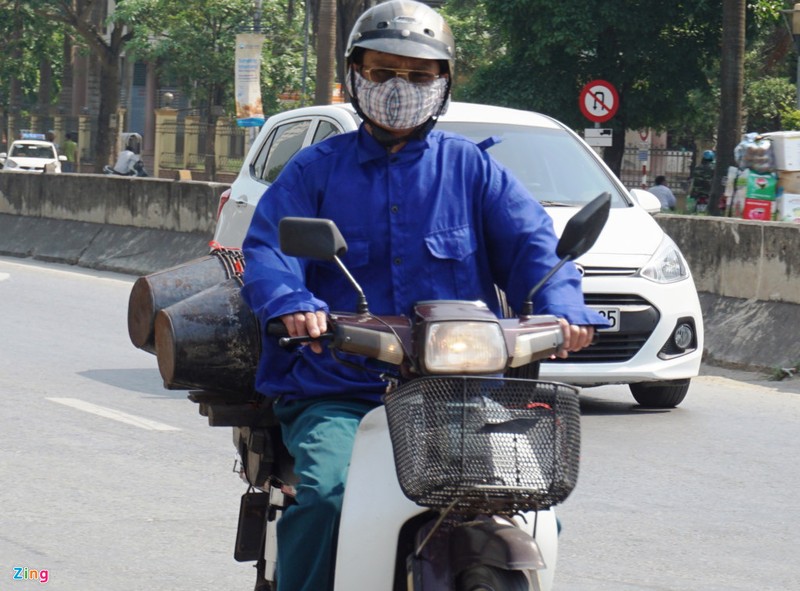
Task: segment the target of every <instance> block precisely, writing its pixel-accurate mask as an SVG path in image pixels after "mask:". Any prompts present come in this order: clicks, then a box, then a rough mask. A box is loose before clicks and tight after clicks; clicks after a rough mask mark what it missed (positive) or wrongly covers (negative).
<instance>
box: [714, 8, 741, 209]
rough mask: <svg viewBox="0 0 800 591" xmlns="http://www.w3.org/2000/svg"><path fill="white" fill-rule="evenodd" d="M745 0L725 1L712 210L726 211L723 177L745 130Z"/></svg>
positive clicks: (732, 164)
mask: <svg viewBox="0 0 800 591" xmlns="http://www.w3.org/2000/svg"><path fill="white" fill-rule="evenodd" d="M745 5H746V2H745V0H723V2H722V64H721V71H720V106H721V108H720V115H719V127H718V128H717V164H716V168H715V169H714V181H713V184H712V186H711V195H710V196H709V200H708V201H709V202H708V212H709V213H710V214H711V215H722V214H723V213H724V212H723V211H721V209H720V207H719V202H720V198H721V197H722V179H723V177H725V175H727V174H728V167H729V166H734V165H735V163H734V157H733V150H734V149H735V148H736V145H737V144H738V143H739V140H740V139H741V133H742V96H743V94H744V33H745Z"/></svg>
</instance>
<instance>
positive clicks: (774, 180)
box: [728, 134, 778, 220]
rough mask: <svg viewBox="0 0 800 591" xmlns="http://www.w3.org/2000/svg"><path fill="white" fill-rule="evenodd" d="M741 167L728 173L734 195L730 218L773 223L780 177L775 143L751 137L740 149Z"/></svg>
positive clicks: (737, 156)
mask: <svg viewBox="0 0 800 591" xmlns="http://www.w3.org/2000/svg"><path fill="white" fill-rule="evenodd" d="M736 163H737V164H738V168H737V167H733V166H732V167H731V168H730V169H729V171H728V179H729V181H728V186H729V187H730V193H729V194H732V195H733V199H732V200H731V207H730V209H729V214H730V215H732V216H734V217H742V218H744V219H749V220H771V219H773V218H774V214H775V199H776V197H777V194H778V175H777V174H776V168H775V155H774V151H773V147H772V141H771V140H770V139H767V138H764V137H762V136H759V135H757V134H748V135H746V136H745V137H744V139H743V140H742V142H741V143H740V144H739V145H738V146H737V148H736Z"/></svg>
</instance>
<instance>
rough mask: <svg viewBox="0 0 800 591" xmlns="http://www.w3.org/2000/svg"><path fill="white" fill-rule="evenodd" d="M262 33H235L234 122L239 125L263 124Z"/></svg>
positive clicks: (254, 125) (255, 125)
mask: <svg viewBox="0 0 800 591" xmlns="http://www.w3.org/2000/svg"><path fill="white" fill-rule="evenodd" d="M263 45H264V35H262V34H261V33H239V34H238V35H236V124H237V125H238V126H239V127H258V126H260V125H264V106H263V105H262V103H261V48H262V46H263Z"/></svg>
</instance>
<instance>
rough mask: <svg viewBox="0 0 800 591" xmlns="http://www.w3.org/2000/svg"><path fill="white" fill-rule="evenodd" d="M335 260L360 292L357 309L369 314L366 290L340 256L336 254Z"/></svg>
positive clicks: (360, 312) (359, 311)
mask: <svg viewBox="0 0 800 591" xmlns="http://www.w3.org/2000/svg"><path fill="white" fill-rule="evenodd" d="M333 261H334V262H335V263H336V265H337V266H338V267H339V269H340V270H341V271H342V273H344V276H345V277H347V280H348V281H349V282H350V284H351V285H352V286H353V287H354V288H355V290H356V292H357V293H358V305H357V307H356V311H357V312H358V313H359V314H367V313H368V312H369V306H368V305H367V296H366V294H365V293H364V290H363V289H361V286H360V285H359V284H358V282H357V281H356V280H355V277H353V276H352V275H351V274H350V271H348V270H347V267H345V266H344V263H342V261H341V260H340V259H339V257H338V256H335V255H334V257H333Z"/></svg>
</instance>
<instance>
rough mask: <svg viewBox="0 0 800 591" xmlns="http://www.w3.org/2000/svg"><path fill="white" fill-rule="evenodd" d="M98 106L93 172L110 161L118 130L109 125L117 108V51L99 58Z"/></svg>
mask: <svg viewBox="0 0 800 591" xmlns="http://www.w3.org/2000/svg"><path fill="white" fill-rule="evenodd" d="M101 71H102V75H101V76H100V106H99V112H98V113H97V144H96V147H95V162H94V167H95V172H100V171H102V170H103V166H105V165H106V164H113V163H112V161H111V158H112V155H113V152H114V148H115V147H116V144H117V134H118V133H119V130H118V129H117V128H116V127H113V128H112V127H111V116H112V115H116V114H117V111H118V110H119V75H120V74H119V53H116V52H114V53H112V52H110V51H109V52H108V53H107V54H106V55H105V56H103V58H102V59H101Z"/></svg>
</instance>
